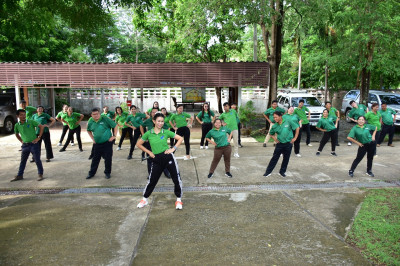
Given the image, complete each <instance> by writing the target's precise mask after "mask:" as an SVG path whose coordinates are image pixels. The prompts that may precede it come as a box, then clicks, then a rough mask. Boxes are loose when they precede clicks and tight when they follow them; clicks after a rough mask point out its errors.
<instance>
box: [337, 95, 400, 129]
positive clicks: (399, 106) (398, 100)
mask: <svg viewBox="0 0 400 266" xmlns="http://www.w3.org/2000/svg"><path fill="white" fill-rule="evenodd" d="M351 101H355V102H357V103H359V102H360V91H359V90H351V91H349V92H348V93H347V94H346V95H345V96H344V98H343V101H342V109H341V111H342V113H344V114H346V121H347V122H351V120H350V118H349V116H348V115H349V112H350V110H351V108H352V107H351V105H350V102H351ZM382 102H386V104H387V107H388V108H391V109H393V110H395V111H396V113H397V114H396V122H395V123H394V124H395V125H396V126H400V95H398V94H394V93H390V92H383V91H377V90H370V91H369V94H368V108H369V109H370V110H371V105H372V104H373V103H377V104H379V109H380V108H381V104H382Z"/></svg>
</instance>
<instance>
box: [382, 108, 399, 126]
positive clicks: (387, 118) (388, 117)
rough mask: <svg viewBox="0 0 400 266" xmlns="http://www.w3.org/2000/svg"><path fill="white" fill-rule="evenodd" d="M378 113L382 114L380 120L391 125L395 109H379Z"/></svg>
mask: <svg viewBox="0 0 400 266" xmlns="http://www.w3.org/2000/svg"><path fill="white" fill-rule="evenodd" d="M379 113H380V114H381V116H382V122H383V123H384V124H385V125H387V126H391V125H393V116H394V115H396V111H395V110H393V109H390V108H386V111H383V110H379Z"/></svg>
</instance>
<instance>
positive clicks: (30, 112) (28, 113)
mask: <svg viewBox="0 0 400 266" xmlns="http://www.w3.org/2000/svg"><path fill="white" fill-rule="evenodd" d="M25 112H26V119H27V120H28V119H32V116H33V113H34V112H36V108H35V107H33V106H27V107H26V108H25Z"/></svg>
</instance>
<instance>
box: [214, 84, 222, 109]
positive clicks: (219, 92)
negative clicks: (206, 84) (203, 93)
mask: <svg viewBox="0 0 400 266" xmlns="http://www.w3.org/2000/svg"><path fill="white" fill-rule="evenodd" d="M221 91H222V88H221V87H216V88H215V94H216V95H217V102H218V113H220V114H222V113H223V109H222V103H221V98H222V97H221Z"/></svg>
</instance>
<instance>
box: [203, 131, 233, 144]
mask: <svg viewBox="0 0 400 266" xmlns="http://www.w3.org/2000/svg"><path fill="white" fill-rule="evenodd" d="M229 134H231V130H230V129H229V128H227V127H220V129H216V128H213V129H211V130H210V131H208V133H207V135H206V138H209V139H211V138H213V139H214V141H215V143H217V147H225V146H228V145H229V142H228V135H229Z"/></svg>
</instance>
